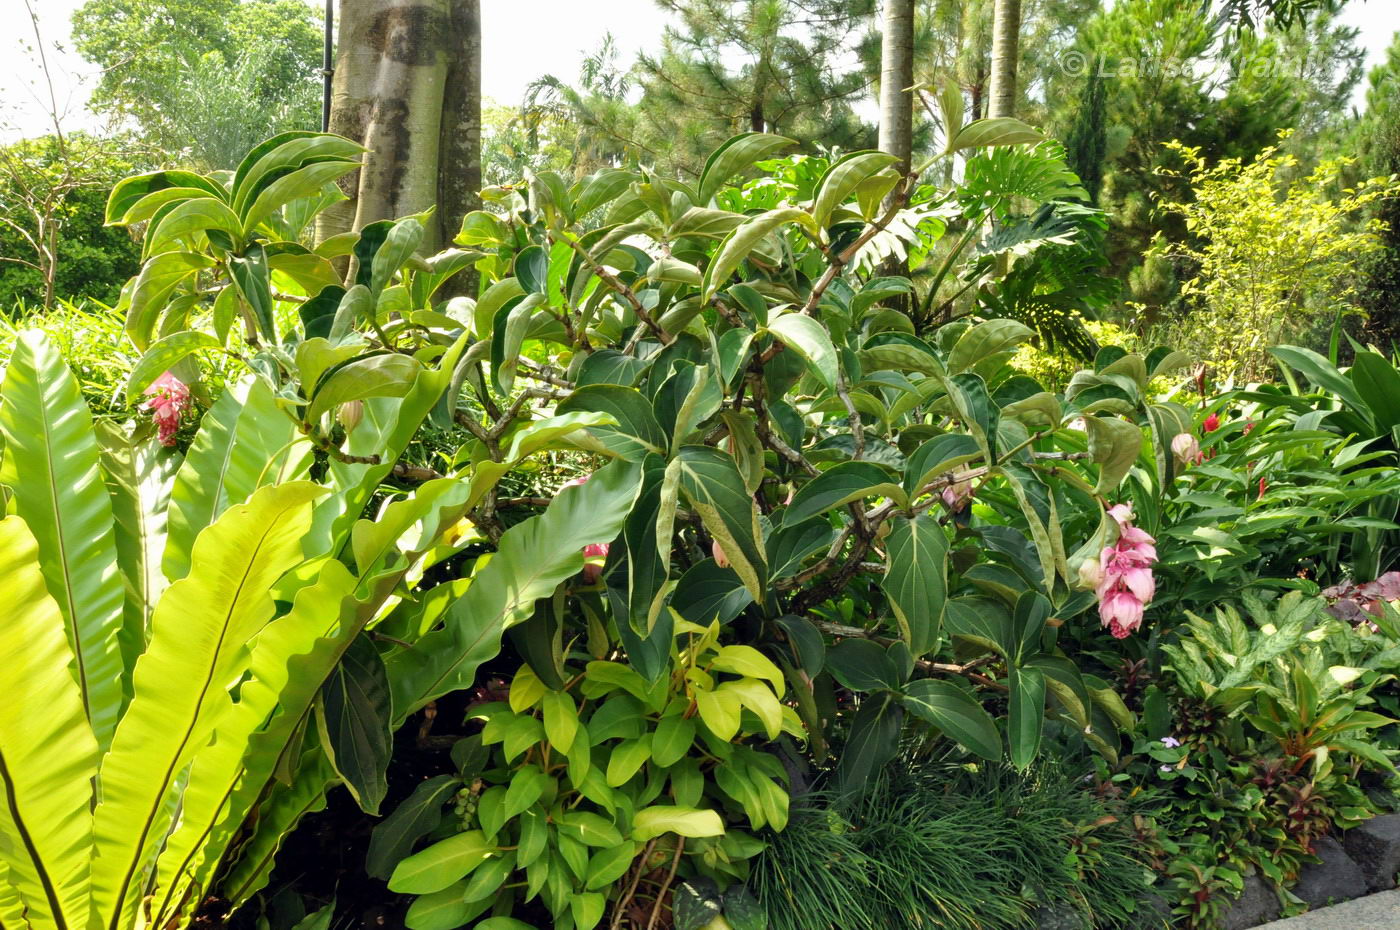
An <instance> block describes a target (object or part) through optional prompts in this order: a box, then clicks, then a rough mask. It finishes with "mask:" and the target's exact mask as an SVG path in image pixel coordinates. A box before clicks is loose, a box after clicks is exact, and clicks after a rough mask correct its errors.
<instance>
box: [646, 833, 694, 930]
mask: <svg viewBox="0 0 1400 930" xmlns="http://www.w3.org/2000/svg"><path fill="white" fill-rule="evenodd" d="M684 851H685V837H683V836H681V837H677V838H676V854H675V855H674V856H672V857H671V871H669V872H667V873H666V880H665V881H663V882H662V883H661V888H660V890H658V891H657V892H656V904H655V905H653V906H652V909H651V919H650V920H648V921H647V930H656V922H657V920H659V919H660V918H661V902H662V901H664V900H666V892H667V891H668V890H669V889H670V887H671V882H673V881H675V879H676V869H677V867H679V866H680V864H681V853H682V852H684ZM671 912H672V913H675V908H674V907H672V908H671Z"/></svg>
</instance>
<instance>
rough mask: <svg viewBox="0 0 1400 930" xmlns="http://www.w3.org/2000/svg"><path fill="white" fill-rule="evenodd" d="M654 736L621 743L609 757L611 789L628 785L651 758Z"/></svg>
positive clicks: (608, 781)
mask: <svg viewBox="0 0 1400 930" xmlns="http://www.w3.org/2000/svg"><path fill="white" fill-rule="evenodd" d="M651 739H652V734H650V733H648V734H646V735H645V736H641V737H638V738H637V739H627V740H623V741H622V742H621V743H619V744H618V745H617V746H616V747H615V748H614V749H613V751H612V753H611V754H610V755H609V756H608V773H607V783H608V787H610V788H617V787H619V786H621V785H625V784H627V782H628V781H630V780H631V779H632V776H633V775H636V774H637V772H638V771H639V770H640V769H641V767H642V766H644V765H646V763H647V760H648V759H650V758H651Z"/></svg>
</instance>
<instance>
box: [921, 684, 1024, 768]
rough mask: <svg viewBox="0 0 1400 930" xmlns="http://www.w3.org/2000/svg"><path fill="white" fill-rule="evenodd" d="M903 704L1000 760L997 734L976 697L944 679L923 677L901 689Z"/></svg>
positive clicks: (986, 756)
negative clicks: (937, 679)
mask: <svg viewBox="0 0 1400 930" xmlns="http://www.w3.org/2000/svg"><path fill="white" fill-rule="evenodd" d="M904 706H905V708H906V709H908V711H909V712H910V713H912V714H914V715H915V716H916V717H922V718H923V719H924V720H927V721H928V722H929V723H931V724H933V725H934V726H936V727H938V729H940V730H942V731H943V732H944V733H946V734H947V735H948V736H950V737H952V738H953V739H955V740H957V741H958V742H959V743H961V744H962V745H963V746H966V747H967V748H968V749H970V750H972V751H973V752H975V753H977V754H978V755H979V756H981V757H982V758H984V759H991V760H992V761H994V762H996V761H1000V759H1001V756H1002V748H1001V734H1000V733H999V732H997V725H996V721H994V720H992V715H991V714H989V713H987V711H986V710H985V709H984V708H983V707H982V705H981V704H980V703H978V702H977V699H976V698H974V697H973V696H972V695H971V694H969V693H968V692H967V691H965V690H964V689H962V688H959V687H958V686H957V685H954V684H952V683H950V682H946V681H934V680H933V679H931V678H923V679H920V680H919V681H913V682H910V683H909V685H908V686H907V687H905V689H904Z"/></svg>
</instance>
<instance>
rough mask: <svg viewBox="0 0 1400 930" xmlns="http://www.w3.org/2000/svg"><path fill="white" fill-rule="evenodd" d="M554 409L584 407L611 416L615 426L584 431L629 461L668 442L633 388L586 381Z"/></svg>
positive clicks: (662, 448) (648, 406)
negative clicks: (615, 423)
mask: <svg viewBox="0 0 1400 930" xmlns="http://www.w3.org/2000/svg"><path fill="white" fill-rule="evenodd" d="M556 409H557V410H558V412H559V413H561V414H563V413H572V412H574V411H584V410H587V411H594V412H598V413H606V414H608V415H609V416H611V417H612V418H613V419H614V420H615V421H616V422H617V425H616V426H595V427H592V428H591V429H589V431H588V432H589V433H590V434H592V435H594V436H597V437H598V438H599V440H600V441H601V442H602V444H603V445H604V446H605V447H606V448H607V449H609V450H611V451H612V452H613V453H614V454H616V455H620V456H622V457H623V458H627V459H630V460H632V461H638V462H639V461H641V460H642V459H643V458H645V457H646V455H647V454H649V453H663V452H665V451H666V450H667V448H668V447H669V446H670V442H669V440H668V438H667V436H666V432H665V430H663V429H662V428H661V424H660V423H658V422H657V420H656V414H655V412H654V411H653V410H652V406H651V404H650V403H648V402H647V399H646V398H645V397H644V396H642V393H641V392H640V391H638V390H637V389H636V388H630V387H622V386H621V385H617V384H590V385H587V386H585V387H581V388H578V389H577V390H575V391H574V392H573V393H572V394H571V395H569V397H568V398H566V399H565V400H564V401H563V402H562V403H560V404H559V406H558V407H557V408H556Z"/></svg>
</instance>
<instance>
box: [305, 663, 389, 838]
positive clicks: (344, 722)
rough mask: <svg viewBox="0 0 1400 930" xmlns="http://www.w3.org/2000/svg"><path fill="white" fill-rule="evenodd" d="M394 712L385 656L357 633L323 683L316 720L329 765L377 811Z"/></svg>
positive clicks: (383, 791) (368, 808)
mask: <svg viewBox="0 0 1400 930" xmlns="http://www.w3.org/2000/svg"><path fill="white" fill-rule="evenodd" d="M392 713H393V709H392V708H391V707H390V704H389V680H388V675H387V673H386V672H385V671H384V660H383V659H381V658H380V657H379V650H378V649H376V648H375V646H374V642H373V641H372V640H371V639H370V638H369V637H368V636H364V635H361V636H358V637H356V638H355V640H354V641H353V643H352V644H351V646H350V648H349V649H347V650H346V652H345V655H344V656H342V657H341V660H340V664H339V665H337V666H336V667H335V670H334V671H333V672H332V673H331V677H330V678H329V679H327V680H326V683H325V685H324V686H322V688H321V701H320V706H319V715H318V718H317V719H318V720H319V721H320V722H321V724H322V731H321V735H322V738H323V739H324V740H325V743H324V745H325V747H326V750H327V755H328V756H329V757H330V760H331V764H332V765H334V766H335V770H336V772H338V773H339V774H340V777H341V778H342V779H344V781H345V787H347V788H349V789H350V793H351V794H352V795H353V796H354V798H355V800H356V801H357V802H358V803H359V805H360V809H361V810H363V811H364V812H365V813H367V814H374V815H378V813H379V805H380V804H381V803H383V801H384V795H385V794H386V793H387V792H388V790H389V780H388V771H389V754H390V751H391V750H392V749H393V732H392V731H391V730H390V729H389V718H390V716H391V715H392Z"/></svg>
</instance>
